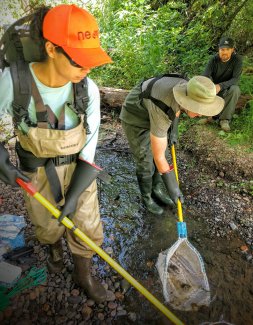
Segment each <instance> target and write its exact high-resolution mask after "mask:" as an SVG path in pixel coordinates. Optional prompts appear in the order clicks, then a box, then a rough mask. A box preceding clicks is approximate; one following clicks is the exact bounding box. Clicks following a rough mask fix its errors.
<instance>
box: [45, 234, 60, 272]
mask: <svg viewBox="0 0 253 325" xmlns="http://www.w3.org/2000/svg"><path fill="white" fill-rule="evenodd" d="M63 267H64V264H63V249H62V241H61V239H59V240H58V241H57V242H56V243H54V244H51V245H49V255H48V258H47V269H48V272H49V273H60V272H61V271H62V270H63Z"/></svg>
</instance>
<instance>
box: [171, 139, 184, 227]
mask: <svg viewBox="0 0 253 325" xmlns="http://www.w3.org/2000/svg"><path fill="white" fill-rule="evenodd" d="M171 155H172V162H173V166H174V171H175V174H176V179H177V182H178V184H179V179H178V171H177V159H176V150H175V145H174V144H173V145H172V146H171ZM177 212H178V221H179V222H183V221H184V219H183V210H182V204H181V202H180V200H178V201H177Z"/></svg>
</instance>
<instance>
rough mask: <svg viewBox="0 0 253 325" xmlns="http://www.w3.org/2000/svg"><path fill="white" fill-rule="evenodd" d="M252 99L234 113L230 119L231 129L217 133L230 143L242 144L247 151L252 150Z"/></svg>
mask: <svg viewBox="0 0 253 325" xmlns="http://www.w3.org/2000/svg"><path fill="white" fill-rule="evenodd" d="M252 125H253V100H252V101H250V102H249V104H248V105H247V106H246V108H244V109H243V110H242V112H241V113H240V115H235V116H234V118H233V120H232V131H231V132H229V133H226V132H224V131H220V132H219V135H220V136H221V137H222V138H223V139H224V140H225V141H227V142H228V143H229V144H230V145H233V146H234V145H244V146H246V148H247V150H248V151H249V152H253V128H252Z"/></svg>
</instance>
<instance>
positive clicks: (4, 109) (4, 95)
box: [0, 63, 100, 163]
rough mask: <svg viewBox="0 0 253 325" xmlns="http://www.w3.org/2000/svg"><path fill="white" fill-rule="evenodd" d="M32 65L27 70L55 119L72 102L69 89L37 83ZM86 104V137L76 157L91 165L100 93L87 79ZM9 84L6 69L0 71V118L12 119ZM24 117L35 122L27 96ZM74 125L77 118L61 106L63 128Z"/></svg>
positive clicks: (32, 101) (71, 93)
mask: <svg viewBox="0 0 253 325" xmlns="http://www.w3.org/2000/svg"><path fill="white" fill-rule="evenodd" d="M32 64H33V63H30V65H29V67H30V71H31V73H32V75H33V78H34V80H35V83H36V85H37V87H38V90H39V93H40V95H41V97H42V100H43V102H44V104H45V105H48V106H50V108H51V110H52V111H53V112H54V114H55V115H56V116H57V117H59V115H60V112H61V110H62V109H63V107H64V104H65V103H66V102H70V103H72V102H73V86H72V83H71V82H68V83H67V84H65V85H64V86H62V87H57V88H51V87H48V86H45V85H44V84H43V83H41V82H40V81H39V80H38V78H37V77H36V76H35V74H34V72H33V69H32ZM87 81H88V96H89V103H88V107H87V110H86V113H87V122H88V125H89V129H90V132H91V133H90V134H87V139H86V143H85V145H84V147H83V149H82V150H81V152H80V156H79V157H80V158H82V159H85V160H87V161H88V162H90V163H92V162H93V161H94V156H95V150H96V146H97V141H98V131H99V126H100V94H99V90H98V87H97V85H96V84H95V83H94V81H93V80H91V79H90V78H87ZM13 96H14V94H13V83H12V78H11V73H10V69H9V68H5V69H4V71H1V70H0V116H2V115H4V114H9V115H11V116H13V107H12V102H13V99H14V98H13ZM28 114H29V118H30V120H31V122H33V123H36V122H37V118H36V109H35V104H34V99H33V98H32V97H31V101H30V104H29V106H28ZM77 125H78V117H77V115H76V114H75V112H74V111H73V110H71V109H70V108H69V107H68V106H67V105H66V106H65V129H72V128H74V127H76V126H77Z"/></svg>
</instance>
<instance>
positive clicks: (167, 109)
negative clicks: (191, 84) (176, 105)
mask: <svg viewBox="0 0 253 325" xmlns="http://www.w3.org/2000/svg"><path fill="white" fill-rule="evenodd" d="M164 77H170V78H182V79H186V78H185V77H184V76H183V75H180V74H176V73H168V74H163V75H160V76H157V77H154V78H153V79H152V80H151V81H150V82H149V83H148V85H147V88H146V89H145V90H144V91H143V92H141V93H140V96H139V98H140V99H143V98H146V99H150V100H151V101H152V102H153V103H154V104H155V105H156V106H158V107H159V108H160V109H161V110H162V111H163V112H164V113H166V114H167V115H168V116H169V118H170V120H171V121H173V120H174V118H175V113H174V111H173V109H172V108H171V107H169V106H168V105H166V104H165V103H164V102H162V101H161V100H159V99H157V98H154V97H153V96H151V91H152V88H153V85H154V84H155V83H156V82H157V80H159V79H162V78H164Z"/></svg>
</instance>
